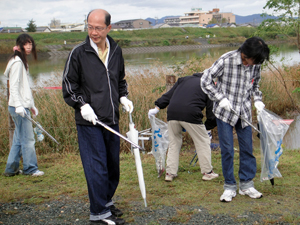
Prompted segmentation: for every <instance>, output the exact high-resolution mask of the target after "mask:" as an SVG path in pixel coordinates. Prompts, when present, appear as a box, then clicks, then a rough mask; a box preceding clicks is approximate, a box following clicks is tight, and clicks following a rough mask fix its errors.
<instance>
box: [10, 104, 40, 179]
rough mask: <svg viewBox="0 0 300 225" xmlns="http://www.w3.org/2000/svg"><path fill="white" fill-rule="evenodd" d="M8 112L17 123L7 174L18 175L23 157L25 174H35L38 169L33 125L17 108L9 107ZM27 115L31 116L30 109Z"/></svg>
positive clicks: (27, 110)
mask: <svg viewBox="0 0 300 225" xmlns="http://www.w3.org/2000/svg"><path fill="white" fill-rule="evenodd" d="M8 111H9V113H10V115H11V117H12V119H13V121H14V123H15V131H14V137H13V143H12V146H11V149H10V152H9V155H8V159H7V163H6V168H5V173H6V174H9V175H13V174H16V173H17V172H18V171H19V169H20V168H19V165H20V159H21V156H22V157H23V173H24V174H33V173H34V172H35V171H37V169H38V165H37V158H36V153H35V147H34V144H35V139H34V133H33V128H32V123H31V122H30V121H29V120H28V119H27V118H26V117H21V116H20V115H18V114H17V113H16V112H15V107H12V106H8ZM26 113H27V114H28V115H29V116H30V111H29V109H26Z"/></svg>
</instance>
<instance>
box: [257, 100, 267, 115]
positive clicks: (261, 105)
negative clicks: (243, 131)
mask: <svg viewBox="0 0 300 225" xmlns="http://www.w3.org/2000/svg"><path fill="white" fill-rule="evenodd" d="M254 106H255V108H256V112H257V114H260V113H261V111H263V109H264V108H265V104H264V103H263V102H262V101H256V102H254Z"/></svg>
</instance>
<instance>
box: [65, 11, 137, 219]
mask: <svg viewBox="0 0 300 225" xmlns="http://www.w3.org/2000/svg"><path fill="white" fill-rule="evenodd" d="M110 18H111V16H110V14H109V13H108V12H107V11H105V10H103V9H95V10H92V11H91V12H90V13H89V14H88V16H87V23H88V36H87V38H86V40H85V41H84V42H82V43H81V44H79V45H77V46H76V47H74V49H73V50H72V51H71V52H70V55H69V57H68V59H67V62H66V65H65V69H64V75H63V84H62V86H63V97H64V99H65V102H66V103H67V104H68V105H70V106H71V107H73V108H74V109H75V120H76V126H77V132H78V143H79V150H80V156H81V160H82V164H83V169H84V173H85V177H86V181H87V186H88V193H89V199H90V221H91V222H96V223H100V224H124V223H125V221H124V220H123V219H121V218H118V217H120V216H122V214H123V213H122V212H121V211H120V210H119V209H117V208H116V207H115V206H114V204H113V202H112V197H113V196H114V193H115V191H116V189H117V186H118V184H119V177H120V165H119V164H120V162H119V161H120V160H119V153H120V139H119V137H118V136H116V135H115V134H113V133H111V132H109V131H108V130H106V129H105V128H103V127H102V126H99V125H98V124H97V120H100V121H102V122H103V123H105V124H107V125H109V126H110V127H111V128H113V129H114V130H116V131H119V125H118V123H119V102H120V103H121V104H122V105H123V106H124V108H125V109H126V111H129V112H132V110H133V104H132V102H131V101H130V100H128V99H127V95H128V91H127V83H126V80H125V79H124V77H125V69H124V59H123V56H122V50H121V48H120V47H119V46H118V45H117V44H116V42H115V41H114V40H113V39H112V38H111V37H110V36H108V33H109V31H110V30H111V25H110Z"/></svg>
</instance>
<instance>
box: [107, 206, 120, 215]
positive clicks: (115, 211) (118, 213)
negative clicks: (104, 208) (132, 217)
mask: <svg viewBox="0 0 300 225" xmlns="http://www.w3.org/2000/svg"><path fill="white" fill-rule="evenodd" d="M108 208H109V209H110V211H111V214H113V215H114V216H116V217H120V216H122V215H123V213H122V211H121V210H120V209H118V208H116V207H115V206H114V205H111V206H108Z"/></svg>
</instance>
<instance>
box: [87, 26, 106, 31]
mask: <svg viewBox="0 0 300 225" xmlns="http://www.w3.org/2000/svg"><path fill="white" fill-rule="evenodd" d="M106 28H107V26H106V27H92V26H90V25H88V30H89V31H94V30H95V31H96V32H100V31H103V30H105V29H106Z"/></svg>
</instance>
